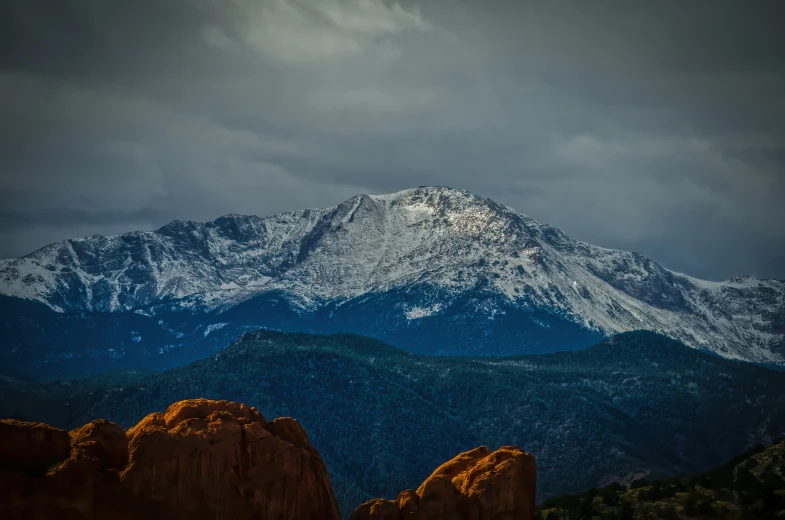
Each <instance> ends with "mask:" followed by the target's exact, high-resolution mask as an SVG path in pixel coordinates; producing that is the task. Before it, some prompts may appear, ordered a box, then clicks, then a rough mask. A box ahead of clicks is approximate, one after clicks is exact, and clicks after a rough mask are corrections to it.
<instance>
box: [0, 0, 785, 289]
mask: <svg viewBox="0 0 785 520" xmlns="http://www.w3.org/2000/svg"><path fill="white" fill-rule="evenodd" d="M784 11H785V9H784V8H783V4H782V3H781V2H741V1H740V2H723V1H717V2H711V3H709V2H699V1H695V2H679V3H677V2H663V1H656V0H653V1H650V2H622V1H617V2H600V1H592V2H578V1H545V0H530V1H521V2H510V1H502V0H499V1H492V0H487V1H484V2H474V1H469V0H463V1H457V0H441V1H440V0H427V1H425V0H424V1H422V2H412V1H403V0H402V1H401V2H400V3H397V2H392V1H383V0H321V1H319V2H315V1H313V2H311V1H308V0H259V1H252V0H213V1H210V2H208V1H199V0H173V1H168V2H159V1H152V0H143V1H137V2H132V3H129V2H121V1H119V0H102V1H98V0H72V1H70V2H57V1H54V0H25V1H22V0H11V2H10V3H6V4H5V5H4V6H3V7H0V152H2V153H1V154H0V190H1V191H0V205H1V206H2V208H3V210H2V211H1V212H0V240H2V248H0V255H1V256H9V255H19V254H24V253H26V252H28V251H30V250H32V249H35V248H36V247H39V246H41V245H44V244H45V243H46V242H48V241H53V240H56V239H61V238H65V237H69V236H80V235H86V234H92V233H117V232H121V231H124V230H132V229H152V228H155V227H158V226H160V225H162V224H164V223H166V222H167V221H169V220H172V219H175V218H178V219H198V220H206V219H212V218H215V217H217V216H219V215H221V214H224V213H229V212H234V213H253V214H261V215H264V214H271V213H274V212H278V211H284V210H290V209H297V208H301V207H307V206H326V205H333V204H337V203H339V202H341V201H342V200H344V199H346V198H348V197H349V196H351V195H354V194H356V193H360V192H366V193H382V192H389V191H395V190H398V189H403V188H407V187H412V186H416V185H422V184H434V185H450V186H454V187H461V188H466V189H469V190H471V191H473V192H475V193H477V194H479V195H482V196H486V197H491V198H494V199H496V200H498V201H500V202H503V203H505V204H507V205H509V206H512V207H514V208H517V209H519V210H521V211H523V212H525V213H527V214H529V215H531V216H533V217H535V218H537V219H539V220H541V221H544V222H548V223H550V224H553V225H556V226H558V227H561V228H562V229H563V230H564V231H565V232H567V233H569V234H572V235H573V236H575V237H576V238H580V239H583V240H586V241H589V242H593V243H596V244H599V245H604V246H608V247H618V248H623V249H629V250H637V251H640V252H641V253H643V254H645V255H647V256H650V257H652V258H653V259H655V260H657V261H660V262H661V263H663V264H664V265H665V266H667V267H669V268H672V269H675V270H680V271H685V272H688V273H690V274H693V275H697V276H704V277H709V278H716V279H720V278H727V277H729V276H732V275H735V274H738V273H749V274H755V275H758V276H769V277H772V276H773V277H780V278H783V277H785V227H783V226H782V225H781V223H782V222H784V221H785V175H784V174H783V167H784V166H785V159H784V157H785V95H784V94H783V93H785V75H784V74H783V71H785V59H784V56H785V36H783V31H781V30H780V28H781V26H782V25H783V23H782V22H783V21H785V17H784V16H783V13H784Z"/></svg>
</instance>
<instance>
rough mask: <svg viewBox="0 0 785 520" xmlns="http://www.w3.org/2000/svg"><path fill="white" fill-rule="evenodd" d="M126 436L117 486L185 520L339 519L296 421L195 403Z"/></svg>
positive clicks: (182, 405)
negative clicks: (177, 508)
mask: <svg viewBox="0 0 785 520" xmlns="http://www.w3.org/2000/svg"><path fill="white" fill-rule="evenodd" d="M128 436H129V439H130V459H129V465H128V468H127V469H126V470H125V471H123V473H122V475H121V478H122V480H123V481H124V482H126V483H128V484H129V485H130V486H131V488H132V490H133V493H134V494H135V495H141V496H146V497H149V498H152V499H155V500H160V501H164V502H168V503H177V504H181V509H182V511H184V512H186V513H187V514H188V515H189V516H190V517H194V518H195V517H200V518H208V517H209V518H264V519H270V520H274V519H281V520H284V519H309V520H310V519H317V518H318V519H331V518H335V519H337V518H340V515H339V514H338V506H337V504H336V502H335V497H334V496H333V492H332V488H331V487H330V483H329V478H328V476H327V469H326V468H325V466H324V463H323V462H322V459H321V457H320V456H319V453H318V452H317V451H316V450H315V449H314V448H313V447H311V445H310V444H309V442H308V437H307V435H306V434H305V432H304V431H303V429H302V427H301V426H300V425H299V423H298V422H297V421H295V420H294V419H289V418H283V419H276V420H275V421H271V422H269V423H266V422H265V419H264V417H262V415H261V414H260V413H259V412H258V411H256V409H255V408H250V407H248V406H246V405H239V404H237V403H227V402H226V401H207V400H205V399H195V400H190V401H182V402H179V403H175V404H173V405H172V406H170V407H169V409H167V411H166V413H164V414H151V415H148V416H147V417H145V418H144V419H143V420H142V421H141V422H140V423H139V424H138V425H137V426H135V427H134V428H131V429H130V430H129V431H128ZM199 515H201V516H199Z"/></svg>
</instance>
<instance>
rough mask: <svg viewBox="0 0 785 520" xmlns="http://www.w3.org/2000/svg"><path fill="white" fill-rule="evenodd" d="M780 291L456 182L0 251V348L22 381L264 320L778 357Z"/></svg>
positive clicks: (509, 349) (784, 343) (213, 341)
mask: <svg viewBox="0 0 785 520" xmlns="http://www.w3.org/2000/svg"><path fill="white" fill-rule="evenodd" d="M783 295H785V282H783V281H777V280H755V279H751V278H748V277H739V278H734V279H732V280H729V281H727V282H722V283H715V282H706V281H702V280H698V279H695V278H692V277H689V276H686V275H683V274H678V273H674V272H672V271H669V270H667V269H665V268H663V267H661V266H660V265H658V264H656V263H654V262H652V261H650V260H648V259H646V258H644V257H642V256H641V255H639V254H636V253H628V252H624V251H616V250H610V249H604V248H600V247H596V246H592V245H590V244H586V243H583V242H579V241H577V240H573V239H572V238H570V237H567V236H566V235H564V234H563V233H562V232H561V231H559V230H558V229H556V228H553V227H551V226H547V225H544V224H540V223H538V222H536V221H535V220H533V219H531V218H529V217H527V216H525V215H523V214H521V213H518V212H516V211H514V210H512V209H510V208H508V207H506V206H503V205H501V204H497V203H495V202H493V201H491V200H487V199H483V198H480V197H477V196H475V195H472V194H470V193H468V192H466V191H460V190H454V189H449V188H424V187H423V188H417V189H412V190H407V191H403V192H400V193H395V194H392V195H385V196H368V195H361V196H357V197H354V198H352V199H350V200H348V201H346V202H344V203H343V204H341V205H339V206H337V207H333V208H326V209H311V210H304V211H297V212H293V213H283V214H280V215H275V216H272V217H265V218H260V217H254V216H240V215H228V216H225V217H221V218H219V219H217V220H215V221H214V222H208V223H195V222H180V221H175V222H172V223H171V224H169V225H167V226H164V227H163V228H161V229H159V230H157V231H154V232H134V233H128V234H125V235H121V236H112V237H107V236H91V237H87V238H84V239H79V240H66V241H63V242H58V243H55V244H52V245H50V246H47V247H45V248H43V249H41V250H39V251H36V252H34V253H32V254H30V255H28V256H26V257H23V258H20V259H13V260H5V261H2V262H0V331H2V335H3V340H4V345H3V348H2V356H3V359H0V362H2V363H3V366H5V367H7V369H8V370H11V371H13V372H15V373H17V374H24V375H26V376H29V377H36V376H39V377H41V376H43V377H46V376H49V375H60V374H64V373H75V372H76V371H84V370H85V369H93V370H101V369H104V368H107V367H111V366H113V367H116V368H128V367H149V368H162V367H167V366H174V365H176V364H179V363H182V362H183V361H189V360H193V359H197V358H199V357H202V356H204V355H207V354H208V353H211V352H214V351H216V350H218V349H219V348H221V347H223V346H224V345H226V344H227V343H228V342H229V341H231V339H233V338H236V337H237V336H239V335H240V333H242V332H243V331H244V330H248V329H253V328H258V327H268V328H276V329H283V330H299V331H310V332H355V333H361V334H366V335H371V336H374V337H377V338H380V339H383V340H386V341H389V342H391V343H393V344H395V345H397V346H400V347H402V348H404V349H406V350H410V351H413V352H416V353H421V354H447V355H454V354H461V355H462V354H469V355H487V354H492V355H516V354H524V353H541V352H549V351H554V350H564V349H574V348H579V347H584V346H588V345H590V344H592V343H594V342H595V341H596V340H598V339H600V338H601V337H603V336H606V335H608V334H609V333H613V332H619V331H629V330H637V329H645V330H653V331H658V332H660V333H663V334H666V335H668V336H670V337H673V338H677V339H679V340H680V341H682V342H684V343H685V344H687V345H688V346H692V347H696V348H700V349H706V350H710V351H713V352H716V353H718V354H719V355H721V356H724V357H728V358H735V359H743V360H748V361H754V362H760V363H775V364H783V363H785V357H784V356H785V335H784V334H785V303H784V302H783ZM86 358H89V359H90V361H89V362H86Z"/></svg>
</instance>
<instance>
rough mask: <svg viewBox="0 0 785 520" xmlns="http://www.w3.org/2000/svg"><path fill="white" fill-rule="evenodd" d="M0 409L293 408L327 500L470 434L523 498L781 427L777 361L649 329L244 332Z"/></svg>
mask: <svg viewBox="0 0 785 520" xmlns="http://www.w3.org/2000/svg"><path fill="white" fill-rule="evenodd" d="M0 394H2V396H0V417H17V418H19V419H24V420H35V421H43V422H47V423H50V424H53V425H55V426H58V427H63V428H72V427H76V426H79V425H82V424H84V423H86V422H87V421H88V420H90V419H93V418H95V417H104V418H107V419H109V420H111V421H115V422H118V423H119V424H120V425H121V426H123V427H124V428H127V427H129V426H131V425H133V424H135V423H136V422H138V421H139V420H140V419H141V418H142V417H144V416H145V415H146V414H147V413H149V412H150V411H154V410H159V411H163V410H165V409H166V407H167V406H168V405H169V403H171V402H174V401H178V400H181V399H186V398H189V397H192V396H195V395H198V396H204V397H206V398H209V399H229V400H232V401H237V402H244V403H248V404H249V405H252V406H255V407H256V408H257V409H258V410H259V411H260V412H261V413H262V414H264V415H265V416H267V417H277V416H292V417H296V418H297V419H298V420H299V421H300V423H301V424H302V425H303V427H304V428H305V429H306V431H307V432H308V436H309V439H310V441H311V444H312V445H313V446H314V447H315V448H316V449H318V450H319V452H320V453H321V455H322V457H323V459H324V462H325V464H326V465H327V468H328V470H329V474H330V480H331V482H332V485H333V489H334V491H335V494H336V498H337V499H338V502H339V504H340V506H341V510H342V511H344V512H346V511H352V510H353V509H354V508H355V507H356V506H357V505H358V504H361V503H363V502H365V501H366V500H369V499H371V498H376V497H382V498H387V499H394V498H395V497H396V496H398V493H399V492H400V491H401V490H405V489H416V488H417V486H419V485H420V483H422V482H423V481H424V480H425V479H426V477H428V475H430V474H431V472H432V471H433V468H435V467H437V466H439V465H440V464H441V463H442V462H443V461H445V460H449V459H451V458H452V457H453V456H454V455H455V454H456V453H460V452H463V451H466V450H469V449H473V448H475V447H476V446H482V445H484V446H489V447H490V448H491V449H495V448H498V447H500V446H507V445H517V446H521V447H525V449H526V451H528V452H530V453H531V454H532V455H534V457H535V458H536V460H537V471H538V479H537V481H538V495H537V496H538V497H541V498H547V497H549V496H554V495H557V494H561V493H566V492H579V491H582V490H584V489H588V488H591V487H597V486H600V485H604V484H607V483H609V482H611V481H619V482H622V483H627V484H628V483H629V482H630V481H632V480H633V479H635V478H641V477H646V478H649V479H654V478H658V477H665V476H671V475H674V474H680V473H683V472H684V473H695V472H699V471H703V470H706V469H709V468H711V467H714V466H716V465H718V464H721V463H723V462H724V461H726V460H728V459H730V458H731V457H733V456H736V455H737V454H739V453H741V452H743V451H744V450H745V449H746V448H747V447H749V446H751V445H753V444H756V443H759V442H760V443H768V442H770V441H771V439H772V438H775V437H777V436H779V435H781V434H783V433H785V373H783V372H777V371H773V370H769V369H766V368H762V367H758V366H756V365H753V364H748V363H741V362H738V361H731V360H726V359H723V358H719V357H716V356H712V355H708V354H704V353H702V352H699V351H697V350H695V349H691V348H688V347H685V346H684V345H682V344H680V343H677V342H675V341H672V340H670V339H667V338H665V337H663V336H660V335H657V334H654V333H650V332H630V333H624V334H620V335H617V336H614V337H612V338H609V339H606V340H604V341H602V342H601V343H599V344H597V345H595V346H592V347H589V348H587V349H584V350H580V351H576V352H563V353H553V354H543V355H532V356H525V357H516V358H506V359H498V358H487V357H482V358H469V357H423V356H419V355H416V354H412V353H408V352H405V351H402V350H400V349H397V348H394V347H391V346H389V345H387V344H385V343H382V342H380V341H378V340H374V339H371V338H364V337H360V336H355V335H346V334H339V335H330V336H319V335H311V334H303V333H283V332H272V331H258V332H249V333H247V334H245V335H244V336H243V337H242V338H241V339H240V340H239V341H237V342H236V343H234V344H232V345H230V346H229V347H227V348H226V349H225V350H224V351H222V352H220V353H219V354H215V355H212V356H210V357H209V358H207V359H203V360H200V361H197V362H194V363H192V364H189V365H187V366H184V367H181V368H176V369H173V370H168V371H166V372H163V373H144V372H115V373H107V374H102V375H99V376H95V377H92V378H87V379H77V380H70V381H63V382H49V383H20V382H18V381H14V380H10V379H6V380H2V383H1V384H0Z"/></svg>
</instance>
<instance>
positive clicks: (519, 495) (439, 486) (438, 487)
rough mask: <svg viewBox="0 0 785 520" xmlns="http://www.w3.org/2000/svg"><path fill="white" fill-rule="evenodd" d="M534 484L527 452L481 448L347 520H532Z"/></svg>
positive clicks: (512, 448)
mask: <svg viewBox="0 0 785 520" xmlns="http://www.w3.org/2000/svg"><path fill="white" fill-rule="evenodd" d="M536 479H537V474H536V466H535V462H534V457H533V456H532V455H530V454H529V453H526V452H524V451H522V450H520V449H519V448H517V447H515V446H504V447H502V448H499V449H498V450H496V451H494V452H493V453H491V452H490V450H489V449H488V448H487V447H485V446H482V447H479V448H476V449H473V450H471V451H467V452H465V453H461V454H460V455H458V456H457V457H455V458H454V459H452V460H450V461H449V462H446V463H444V464H442V465H441V466H439V468H437V469H436V471H434V472H433V474H431V476H430V477H428V478H427V479H426V480H425V482H423V483H422V485H420V487H419V488H417V491H414V490H406V491H403V492H402V493H401V494H400V495H398V499H397V500H395V501H392V500H383V499H380V498H377V499H374V500H371V501H369V502H366V503H365V504H363V505H361V506H360V507H358V508H357V510H355V512H354V514H353V515H352V520H399V519H407V520H443V519H450V520H453V519H454V520H483V519H487V518H492V519H494V520H508V519H509V520H512V519H516V520H533V519H534V499H535V488H536V484H537V482H536Z"/></svg>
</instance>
